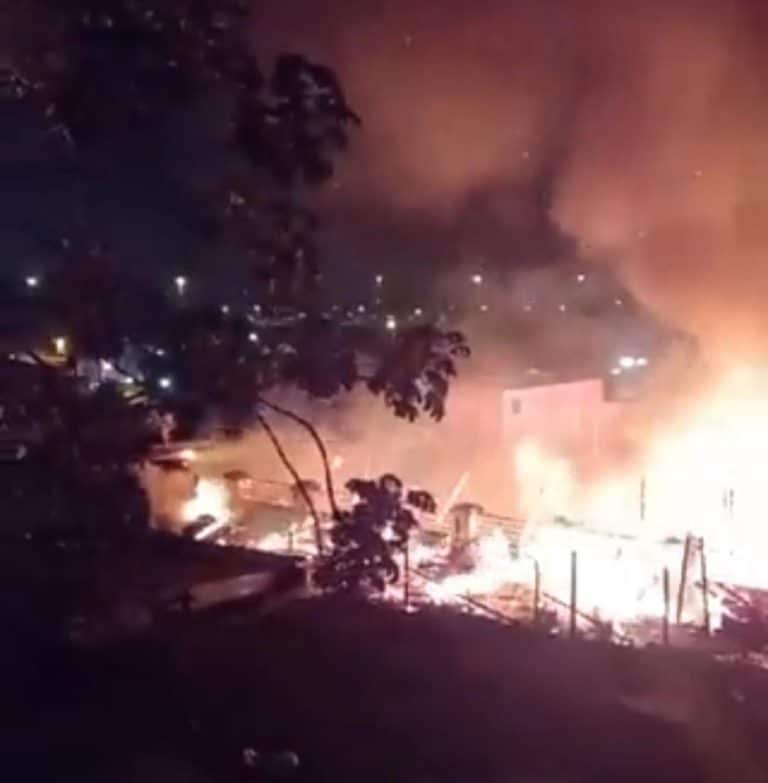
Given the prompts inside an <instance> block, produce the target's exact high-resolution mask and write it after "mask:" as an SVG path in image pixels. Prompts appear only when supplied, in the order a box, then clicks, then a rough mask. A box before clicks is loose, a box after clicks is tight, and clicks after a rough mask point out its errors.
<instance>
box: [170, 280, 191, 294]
mask: <svg viewBox="0 0 768 783" xmlns="http://www.w3.org/2000/svg"><path fill="white" fill-rule="evenodd" d="M173 282H174V283H175V284H176V290H177V291H178V292H179V295H181V294H183V293H184V290H185V289H186V287H187V282H188V281H187V278H186V277H184V275H178V276H177V277H176V278H174V281H173Z"/></svg>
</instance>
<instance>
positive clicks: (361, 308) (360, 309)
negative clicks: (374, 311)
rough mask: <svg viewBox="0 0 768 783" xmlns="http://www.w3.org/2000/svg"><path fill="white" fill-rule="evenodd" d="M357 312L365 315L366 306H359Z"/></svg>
mask: <svg viewBox="0 0 768 783" xmlns="http://www.w3.org/2000/svg"><path fill="white" fill-rule="evenodd" d="M357 312H358V313H364V312H365V305H358V306H357Z"/></svg>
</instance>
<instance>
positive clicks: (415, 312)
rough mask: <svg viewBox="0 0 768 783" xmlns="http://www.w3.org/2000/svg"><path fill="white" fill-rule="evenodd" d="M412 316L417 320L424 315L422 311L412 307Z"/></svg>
mask: <svg viewBox="0 0 768 783" xmlns="http://www.w3.org/2000/svg"><path fill="white" fill-rule="evenodd" d="M413 314H414V315H415V316H416V317H417V318H419V316H421V315H423V314H424V311H423V310H422V309H421V308H420V307H414V309H413Z"/></svg>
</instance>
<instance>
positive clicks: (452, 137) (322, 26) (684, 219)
mask: <svg viewBox="0 0 768 783" xmlns="http://www.w3.org/2000/svg"><path fill="white" fill-rule="evenodd" d="M332 5H333V10H332V11H330V12H329V10H328V6H327V4H322V8H321V7H320V5H319V4H312V3H305V2H299V0H294V2H291V1H290V0H287V1H286V0H281V2H279V3H277V2H266V3H263V4H261V8H260V9H259V10H258V11H257V12H256V16H255V20H254V29H255V31H256V33H255V35H256V39H257V43H258V45H259V47H260V49H261V51H263V52H264V53H265V54H269V53H270V51H271V50H279V49H290V48H293V49H297V50H301V51H304V52H307V53H308V54H309V55H310V56H313V57H317V58H318V59H321V60H324V61H326V62H328V63H329V64H331V65H332V66H333V67H335V68H336V69H337V71H338V73H339V74H340V76H341V78H342V80H343V83H344V84H345V87H346V89H347V91H348V93H349V96H350V99H351V101H352V102H353V104H354V105H355V106H356V107H357V109H358V110H359V111H360V113H361V114H362V115H363V117H364V121H365V127H364V130H363V131H362V132H361V133H360V134H359V136H357V137H356V139H355V142H354V144H353V148H352V151H351V159H350V160H349V162H348V164H347V165H346V167H345V168H344V171H343V175H342V183H341V186H340V187H339V189H338V191H336V192H335V193H334V194H333V199H334V201H335V206H336V207H337V208H341V207H344V208H345V209H346V212H344V210H342V211H341V213H340V214H341V215H343V216H344V217H343V218H340V220H343V219H346V218H347V217H348V216H349V214H350V213H352V212H357V213H360V214H361V215H362V221H363V224H364V225H365V227H366V231H365V232H364V233H365V243H366V246H367V247H368V248H369V249H370V246H371V245H376V243H377V226H378V227H379V233H378V236H379V237H381V235H383V234H388V232H389V230H390V229H391V228H392V226H393V225H396V224H397V221H398V217H403V218H404V220H405V222H406V223H407V225H408V226H409V229H408V231H406V232H405V236H406V237H407V239H409V240H412V242H411V245H412V244H413V240H414V239H415V243H416V245H417V246H418V248H419V252H422V253H423V254H425V255H426V256H429V255H430V254H431V255H433V256H437V255H440V254H442V253H444V254H447V255H449V256H450V257H451V258H453V259H454V260H455V259H458V260H462V259H464V260H466V259H468V258H472V257H473V255H475V256H476V255H477V254H478V253H479V254H480V255H482V257H484V258H486V259H490V260H491V261H492V262H493V263H495V264H496V265H497V266H502V267H504V266H505V265H506V266H509V267H515V266H520V265H523V266H525V265H526V264H529V263H531V262H540V261H542V260H550V261H551V260H556V258H557V257H558V256H559V255H562V254H563V248H564V247H567V245H563V244H562V243H563V241H564V240H567V239H570V240H573V242H574V245H573V247H572V249H569V251H568V252H569V253H572V254H573V255H576V256H580V257H582V258H585V259H589V260H590V261H594V262H596V263H602V264H607V265H609V266H611V267H612V268H614V269H615V270H617V272H618V274H619V275H620V278H621V279H622V281H623V282H624V283H625V284H626V285H628V286H629V287H630V289H631V290H632V291H633V292H634V293H635V295H636V296H637V297H638V298H639V300H640V301H641V302H642V303H644V304H645V305H646V306H647V307H648V308H649V309H650V310H651V311H652V312H653V314H655V315H656V316H657V318H658V319H660V320H661V321H662V322H664V323H665V324H668V325H671V326H674V327H679V328H682V329H685V330H688V331H690V332H692V333H694V334H696V335H697V336H698V337H700V338H701V340H702V345H703V346H704V348H705V350H708V351H710V352H711V353H712V354H713V355H714V356H717V355H723V354H724V353H725V354H727V355H728V356H730V357H732V356H733V355H734V353H737V354H738V355H741V356H744V357H748V358H752V357H755V356H761V355H763V354H764V352H765V350H766V349H767V348H768V340H766V336H768V328H767V327H768V323H767V319H768V316H766V312H767V310H766V296H767V295H768V265H766V264H765V263H764V262H763V254H764V249H765V247H766V240H768V219H767V218H768V191H767V189H766V185H765V184H764V183H765V182H766V173H768V172H767V171H766V169H767V168H768V162H767V161H766V158H765V155H764V145H765V139H766V137H768V110H766V106H768V101H766V94H765V93H766V85H768V80H767V79H766V78H765V77H766V67H767V66H768V62H766V57H767V55H766V54H765V53H764V46H763V41H764V34H765V33H766V27H767V26H768V9H767V8H766V7H765V4H763V3H760V2H753V1H751V0H741V1H739V0H732V1H726V2H723V0H695V1H694V0H678V2H671V3H670V2H668V1H667V0H642V2H639V1H638V2H632V1H631V0H630V2H623V3H615V2H608V1H607V0H585V2H581V3H578V4H573V3H572V2H568V1H567V0H552V1H551V2H546V3H542V2H540V1H538V0H529V1H528V2H526V1H525V0H523V1H521V2H516V3H514V4H511V3H508V2H503V1H502V0H486V1H485V2H480V3H472V4H468V3H466V2H463V1H462V0H446V1H445V2H441V3H421V4H417V3H412V2H407V1H406V0H392V2H388V3H385V4H377V5H375V6H373V5H370V4H361V3H358V2H354V0H338V1H337V2H334V3H333V4H332ZM360 241H361V242H362V240H360ZM404 244H407V243H404ZM359 246H362V245H359ZM371 252H375V251H371Z"/></svg>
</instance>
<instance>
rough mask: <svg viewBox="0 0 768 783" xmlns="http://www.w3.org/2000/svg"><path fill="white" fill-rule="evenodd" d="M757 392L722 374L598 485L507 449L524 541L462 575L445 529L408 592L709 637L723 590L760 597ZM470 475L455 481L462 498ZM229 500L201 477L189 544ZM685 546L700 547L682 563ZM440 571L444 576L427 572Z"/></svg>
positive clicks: (762, 495) (578, 466) (767, 484)
mask: <svg viewBox="0 0 768 783" xmlns="http://www.w3.org/2000/svg"><path fill="white" fill-rule="evenodd" d="M764 380H765V383H764V382H763V381H764ZM764 387H766V388H768V377H766V378H765V379H764V378H763V376H762V375H761V374H760V373H759V372H756V371H746V370H742V371H738V372H731V373H728V374H727V375H725V376H724V377H723V378H722V380H720V381H719V382H718V383H716V384H712V385H711V386H710V387H709V391H708V392H707V393H704V394H699V395H697V396H695V397H692V398H691V399H689V400H688V401H687V404H686V405H685V406H680V408H679V410H678V411H677V413H676V414H675V415H674V416H672V417H667V420H666V424H664V421H663V419H662V422H661V423H659V422H656V423H655V428H654V429H652V430H651V429H649V430H648V431H647V432H645V433H643V434H644V438H643V439H642V441H641V442H642V444H643V445H642V448H639V449H638V450H637V453H636V454H635V455H634V459H633V460H632V461H631V462H628V461H625V462H624V463H621V464H620V465H619V466H618V467H617V466H616V465H615V464H613V465H611V464H609V466H608V469H606V470H603V471H602V472H601V473H600V474H598V475H596V474H595V473H594V472H593V473H587V474H585V472H584V471H583V470H582V468H583V463H582V461H580V455H579V454H578V453H575V451H574V450H573V449H571V451H570V452H567V451H566V450H564V449H561V448H560V449H559V448H558V447H557V445H555V444H553V443H552V442H549V441H547V439H546V438H537V437H536V435H535V432H534V433H529V434H527V435H526V437H521V438H518V439H515V440H514V441H513V442H512V443H511V454H512V456H513V459H512V464H511V473H512V475H511V476H510V478H513V479H514V481H515V482H516V486H517V488H518V503H519V507H518V509H517V511H518V512H519V513H520V514H521V515H522V517H523V518H524V525H523V526H522V527H523V532H522V535H520V536H519V540H514V541H512V540H511V538H514V536H511V535H510V531H509V530H506V529H503V526H498V525H497V526H490V527H489V526H488V525H485V526H483V525H482V524H480V525H479V526H478V527H477V528H476V529H475V530H474V532H473V533H472V534H471V536H470V538H471V539H472V541H471V549H472V555H471V558H470V561H471V565H470V566H469V567H463V568H461V569H458V570H456V569H452V568H451V566H450V562H451V557H450V555H451V552H450V549H451V546H452V544H451V542H450V537H451V536H450V533H449V532H448V534H447V537H444V538H443V540H442V543H441V544H439V545H435V544H434V543H432V544H429V545H427V544H425V543H424V542H423V541H420V542H416V543H414V544H412V552H411V558H410V562H411V564H412V565H413V566H414V567H415V568H414V571H413V575H412V578H413V582H412V585H413V586H414V589H415V591H416V593H418V594H420V595H422V596H423V598H424V599H425V600H429V601H432V602H436V603H449V602H462V601H465V600H466V599H467V598H473V599H474V598H476V599H478V600H481V601H485V600H489V601H496V600H500V597H502V596H508V595H511V594H513V593H514V590H515V589H518V593H517V594H516V595H517V596H518V599H517V600H520V599H519V595H520V592H519V590H524V591H527V592H525V593H524V594H525V596H526V597H525V598H524V599H523V600H525V601H529V602H530V600H531V598H530V597H531V592H532V591H533V589H534V583H536V584H537V585H538V595H539V596H540V598H541V602H542V605H547V606H548V607H550V608H555V609H556V610H557V611H558V612H559V613H560V614H561V616H563V615H566V616H567V613H568V606H569V603H570V602H571V601H572V600H573V599H574V598H575V602H576V604H577V607H578V610H579V613H580V617H581V618H584V617H588V618H591V620H592V621H595V622H597V623H611V624H612V625H613V627H614V629H617V628H618V629H619V630H621V629H624V628H626V627H627V626H629V625H631V624H633V623H637V622H638V621H643V620H646V619H650V620H653V621H659V620H660V618H661V617H662V615H666V616H667V617H668V618H669V619H670V620H671V621H674V620H675V618H676V616H678V612H679V616H680V617H681V619H682V620H684V621H687V622H691V623H695V624H699V623H703V622H704V621H705V620H704V618H705V617H707V619H708V625H709V627H710V628H716V627H718V625H719V623H720V620H721V615H722V611H723V606H722V600H721V599H722V592H718V590H719V588H720V587H721V586H722V585H726V586H729V587H737V588H768V570H766V569H764V568H763V567H762V561H763V559H764V552H765V551H766V544H768V540H766V539H767V538H768V532H766V525H765V523H764V521H763V516H764V515H765V514H766V509H768V481H765V480H764V479H763V475H762V471H763V455H764V453H765V452H766V451H768V398H764V396H763V389H764ZM660 418H661V417H660ZM662 424H663V425H664V426H661V425H662ZM490 458H493V459H498V458H499V457H498V455H492V457H490V456H489V459H490ZM585 475H587V477H586V478H585ZM466 479H467V474H462V476H461V479H460V482H459V484H460V485H461V488H462V489H463V487H464V485H465V484H466V483H467V481H466ZM229 491H230V490H229V488H228V487H227V485H226V484H225V483H224V482H221V481H217V480H213V479H206V478H203V479H200V481H199V482H198V484H197V487H196V491H195V495H194V497H193V498H192V499H191V500H189V501H188V502H187V503H186V504H184V506H183V508H182V517H183V519H184V520H185V521H186V522H194V521H199V520H200V519H201V518H206V519H207V520H208V522H209V525H208V526H207V527H204V528H202V530H201V531H200V532H198V533H197V536H198V537H199V536H202V537H209V536H210V535H211V534H213V533H216V532H217V531H220V530H221V529H222V528H223V527H225V526H226V525H227V524H229V523H230V522H231V521H232V519H233V512H232V504H231V498H230V496H229ZM453 494H456V493H453ZM453 494H451V497H450V498H449V499H446V500H445V502H444V504H443V506H442V508H441V510H440V512H439V513H438V514H437V515H436V517H435V518H434V519H427V518H425V519H424V520H423V524H424V527H425V528H426V529H429V528H430V526H432V527H434V526H435V525H436V526H437V527H440V528H442V529H443V530H444V531H446V532H447V531H448V530H449V529H450V524H445V522H446V521H447V518H446V513H447V510H448V508H449V507H450V506H451V505H453V503H454V502H455V501H456V500H458V498H457V497H454V496H453ZM477 500H479V501H481V502H482V501H483V498H477ZM499 510H500V511H504V509H499ZM213 523H215V524H213ZM299 528H301V529H299ZM304 528H306V530H305V529H304ZM309 532H311V524H309V523H308V522H305V524H304V525H299V526H296V525H292V526H291V527H290V529H289V530H287V531H286V532H283V533H277V532H275V533H271V534H269V535H267V536H266V537H260V539H259V540H258V546H259V547H260V548H263V549H271V550H281V551H291V552H294V553H304V554H308V555H312V554H314V537H313V536H312V535H309ZM431 540H432V541H434V537H432V538H431ZM686 540H688V541H693V542H695V546H694V547H693V550H692V552H691V553H689V554H690V557H689V559H688V560H686V565H685V566H684V565H683V560H684V550H685V546H684V542H685V541H686ZM574 553H575V554H574ZM436 561H438V562H442V563H443V564H444V566H445V567H441V568H438V569H437V570H432V571H429V569H427V570H425V569H424V568H422V566H423V565H424V564H428V563H430V562H432V563H434V562H436ZM574 567H575V568H574ZM574 570H576V573H574ZM686 570H687V573H686V574H685V580H684V583H683V584H682V585H681V582H683V577H682V574H683V573H684V572H685V571H686ZM427 573H429V574H431V575H430V576H426V574H427ZM665 584H666V589H665Z"/></svg>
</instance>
